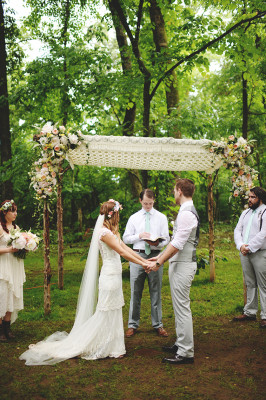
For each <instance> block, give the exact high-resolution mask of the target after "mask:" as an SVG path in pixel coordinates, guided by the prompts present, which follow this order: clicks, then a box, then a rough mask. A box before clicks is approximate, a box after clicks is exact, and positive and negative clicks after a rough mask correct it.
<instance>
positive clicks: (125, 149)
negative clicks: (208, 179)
mask: <svg viewBox="0 0 266 400" xmlns="http://www.w3.org/2000/svg"><path fill="white" fill-rule="evenodd" d="M83 138H84V142H83V143H82V144H81V145H80V146H78V147H77V148H76V149H74V150H69V151H68V154H67V158H68V160H69V162H70V165H71V166H72V168H73V167H74V165H94V166H99V167H116V168H127V169H142V170H164V171H205V172H206V173H207V174H212V173H213V172H214V171H215V170H216V169H218V168H219V167H220V166H221V165H222V159H221V157H220V156H219V155H217V154H214V153H211V152H210V150H209V148H208V146H209V145H210V144H211V141H209V140H206V139H203V140H192V139H174V138H146V137H135V136H134V137H127V136H99V135H93V136H91V135H90V136H87V135H84V136H83ZM86 144H87V145H88V147H87V146H86Z"/></svg>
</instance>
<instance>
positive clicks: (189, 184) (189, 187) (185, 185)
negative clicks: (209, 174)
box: [175, 178, 195, 197]
mask: <svg viewBox="0 0 266 400" xmlns="http://www.w3.org/2000/svg"><path fill="white" fill-rule="evenodd" d="M175 187H176V189H180V190H181V192H182V193H183V195H184V196H185V197H192V196H193V194H194V192H195V185H194V182H193V181H191V180H190V179H186V178H183V179H178V180H177V181H176V185H175Z"/></svg>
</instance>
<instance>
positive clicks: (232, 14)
mask: <svg viewBox="0 0 266 400" xmlns="http://www.w3.org/2000/svg"><path fill="white" fill-rule="evenodd" d="M0 4H1V7H0V12H1V21H0V26H1V30H0V42H1V44H0V60H1V64H0V65H1V68H0V100H1V101H0V126H1V130H0V140H1V167H0V174H1V175H0V176H1V198H2V200H4V199H6V198H14V199H15V201H16V203H17V204H18V219H17V221H18V224H19V225H20V226H21V227H23V228H24V229H27V228H30V227H31V228H32V229H35V230H36V229H41V228H42V207H40V204H39V202H38V201H36V199H35V192H34V190H33V188H32V187H31V186H30V177H29V172H30V170H31V168H32V165H33V163H34V161H36V160H37V159H38V149H37V148H36V146H35V142H34V141H33V136H34V135H35V134H36V133H37V132H38V127H42V126H43V125H44V124H45V123H46V122H47V121H50V122H51V123H53V124H58V125H61V124H64V125H66V126H68V127H76V128H79V129H80V130H81V131H82V133H84V134H88V135H95V134H97V135H125V136H149V137H164V136H165V137H174V138H191V139H203V138H204V139H205V138H206V139H211V140H220V139H221V138H222V137H225V138H226V137H228V136H229V135H236V136H238V137H240V136H243V137H244V138H245V139H248V140H255V142H254V143H255V146H254V150H253V154H252V157H250V160H249V161H248V162H249V163H251V165H252V166H253V167H254V168H255V169H256V170H257V171H258V180H257V181H256V182H254V184H257V185H261V186H263V183H264V182H265V176H266V160H265V150H264V148H265V144H264V138H265V115H266V111H265V108H266V105H265V79H264V73H265V56H264V54H265V30H264V29H263V28H264V25H265V18H264V17H265V3H264V2H263V1H259V0H254V1H246V0H243V1H236V2H231V1H228V0H215V1H193V0H192V1H190V0H184V1H181V0H175V1H173V0H166V1H162V0H151V1H143V0H140V1H138V0H124V1H118V0H109V1H96V0H94V1H86V0H79V1H78V0H65V1H59V0H46V1H43V0H27V1H24V2H23V1H22V2H21V3H19V2H17V1H12V0H10V1H3V0H1V1H0ZM19 4H23V5H24V6H25V7H26V9H25V10H26V11H25V16H24V17H21V16H20V14H19V13H18V11H19V9H18V5H19ZM244 20H245V21H244ZM230 174H231V173H230V170H225V169H221V170H220V172H219V176H218V179H217V180H216V185H215V189H214V195H215V218H216V220H219V221H232V222H234V217H235V216H236V215H239V212H240V209H241V208H242V207H243V203H241V202H238V201H237V199H232V201H231V202H229V197H230V191H231V184H230V179H229V177H230ZM180 176H183V177H188V178H192V179H193V180H194V181H195V183H196V185H197V192H196V195H195V202H196V204H197V209H198V210H199V213H200V217H201V220H202V221H203V222H206V221H207V190H206V185H207V180H206V176H205V174H199V173H197V172H185V173H184V172H183V173H182V172H178V171H176V172H168V171H138V170H124V169H116V168H98V167H87V166H84V167H83V166H82V167H80V166H76V167H75V169H74V170H72V169H69V170H67V171H66V173H65V174H64V177H63V192H62V197H63V208H64V230H65V240H66V241H70V242H72V241H77V240H81V239H82V238H83V235H84V232H85V231H86V230H87V229H88V228H90V227H93V226H94V221H95V218H96V216H97V215H98V211H99V204H100V203H101V202H103V201H105V200H106V199H108V198H115V199H118V200H119V201H120V202H121V203H122V204H123V205H124V210H123V213H122V214H121V232H123V230H124V227H125V224H126V221H127V219H128V217H129V216H130V214H132V212H134V211H136V210H138V209H139V203H138V195H139V193H140V191H141V189H142V188H143V187H149V188H152V189H153V190H154V191H155V193H156V208H158V209H159V210H160V211H162V212H165V213H166V215H167V216H168V217H169V220H170V219H173V215H174V213H175V211H176V209H175V207H174V205H173V194H172V189H173V186H174V182H175V179H176V178H177V177H180ZM236 206H237V207H236ZM50 209H51V210H52V213H51V227H52V228H54V229H56V212H55V210H56V201H54V203H53V202H52V204H51V206H50ZM53 210H54V211H53ZM52 239H53V236H52ZM55 240H56V238H55Z"/></svg>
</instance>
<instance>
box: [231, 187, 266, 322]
mask: <svg viewBox="0 0 266 400" xmlns="http://www.w3.org/2000/svg"><path fill="white" fill-rule="evenodd" d="M265 204H266V191H265V190H264V189H262V188H261V187H254V188H252V189H250V192H249V196H248V207H249V208H248V210H245V211H243V212H242V214H241V216H240V218H239V221H238V224H237V226H236V228H235V230H234V238H235V244H236V248H237V249H238V250H239V251H240V260H241V265H242V269H243V274H244V279H245V284H246V287H247V303H246V305H245V307H244V310H243V314H242V315H240V316H238V317H235V318H234V319H233V321H236V322H242V321H255V320H256V314H257V311H258V288H259V294H260V306H261V313H260V316H261V321H260V327H261V328H266V205H265Z"/></svg>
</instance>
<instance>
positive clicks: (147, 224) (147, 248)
mask: <svg viewBox="0 0 266 400" xmlns="http://www.w3.org/2000/svg"><path fill="white" fill-rule="evenodd" d="M145 232H148V233H149V232H150V213H149V212H147V211H146V217H145ZM145 253H146V254H147V256H148V255H149V254H151V248H150V245H149V244H148V243H146V242H145Z"/></svg>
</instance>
